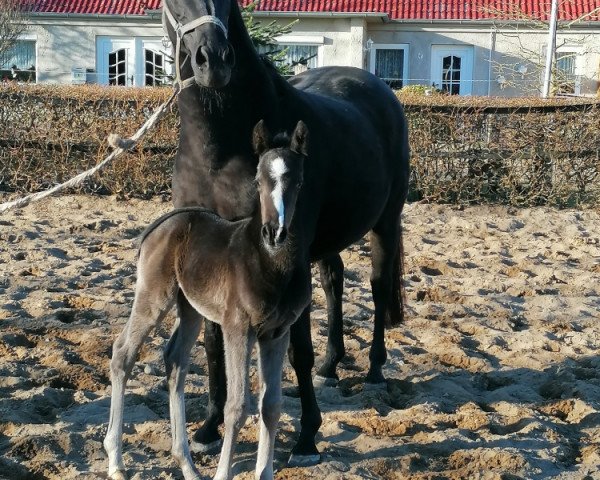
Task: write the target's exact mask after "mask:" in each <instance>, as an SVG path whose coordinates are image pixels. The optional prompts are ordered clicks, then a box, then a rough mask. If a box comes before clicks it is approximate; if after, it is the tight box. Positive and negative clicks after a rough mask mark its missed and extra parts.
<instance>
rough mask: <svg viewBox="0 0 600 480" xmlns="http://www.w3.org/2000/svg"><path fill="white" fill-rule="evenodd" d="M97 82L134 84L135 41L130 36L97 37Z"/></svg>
mask: <svg viewBox="0 0 600 480" xmlns="http://www.w3.org/2000/svg"><path fill="white" fill-rule="evenodd" d="M97 52H98V53H97V55H98V58H97V65H98V83H100V84H101V85H120V86H124V87H130V86H132V85H135V81H134V61H135V43H134V40H133V39H132V38H124V39H115V38H99V39H98V50H97Z"/></svg>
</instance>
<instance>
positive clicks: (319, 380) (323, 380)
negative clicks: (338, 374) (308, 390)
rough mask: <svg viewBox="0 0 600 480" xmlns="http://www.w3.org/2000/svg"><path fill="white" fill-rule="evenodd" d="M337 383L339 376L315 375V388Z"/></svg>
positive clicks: (333, 385)
mask: <svg viewBox="0 0 600 480" xmlns="http://www.w3.org/2000/svg"><path fill="white" fill-rule="evenodd" d="M337 384H338V380H337V378H331V377H322V376H321V375H315V378H314V379H313V385H314V387H315V388H322V387H337Z"/></svg>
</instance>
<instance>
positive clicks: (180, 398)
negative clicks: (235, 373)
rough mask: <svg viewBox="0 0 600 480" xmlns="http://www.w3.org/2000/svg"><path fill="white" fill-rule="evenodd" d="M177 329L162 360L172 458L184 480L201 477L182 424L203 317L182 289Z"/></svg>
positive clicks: (184, 426) (178, 297)
mask: <svg viewBox="0 0 600 480" xmlns="http://www.w3.org/2000/svg"><path fill="white" fill-rule="evenodd" d="M177 313H178V315H177V318H178V322H177V326H176V328H175V330H174V331H173V334H172V335H171V338H170V339H169V343H168V344H167V348H166V349H165V354H164V359H165V366H166V371H167V380H168V384H169V411H170V414H171V440H172V453H173V457H174V458H175V460H176V461H177V463H178V464H179V466H180V467H181V471H182V472H183V477H184V478H185V479H186V480H190V479H196V478H200V474H199V472H198V470H196V467H195V466H194V462H193V461H192V457H191V455H190V449H189V446H188V439H187V431H186V423H185V399H184V387H185V377H186V375H187V372H188V367H189V364H190V352H191V350H192V347H193V346H194V344H195V343H196V340H197V338H198V334H199V333H200V327H201V326H202V317H201V316H200V315H199V314H198V313H197V312H196V311H195V310H194V308H193V307H192V306H191V305H190V304H189V302H188V301H187V299H186V298H185V296H184V295H183V293H182V292H181V290H180V291H179V294H178V296H177Z"/></svg>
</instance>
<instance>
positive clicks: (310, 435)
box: [288, 305, 321, 466]
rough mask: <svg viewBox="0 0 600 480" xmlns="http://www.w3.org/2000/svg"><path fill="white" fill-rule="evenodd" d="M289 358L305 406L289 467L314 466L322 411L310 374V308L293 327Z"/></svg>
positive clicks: (312, 353) (312, 362) (317, 461)
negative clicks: (316, 439)
mask: <svg viewBox="0 0 600 480" xmlns="http://www.w3.org/2000/svg"><path fill="white" fill-rule="evenodd" d="M288 355H289V358H290V363H291V364H292V367H293V368H294V371H295V372H296V377H297V379H298V389H299V392H300V403H301V405H302V417H301V418H300V428H301V430H300V437H299V438H298V442H297V443H296V445H295V446H294V448H293V449H292V454H291V456H290V459H289V460H288V464H289V465H290V466H308V465H315V464H317V463H319V461H320V460H321V455H320V454H319V451H318V450H317V446H316V445H315V435H316V434H317V432H318V431H319V427H320V426H321V411H320V410H319V405H318V404H317V398H316V396H315V389H314V386H313V383H312V373H311V371H312V367H313V366H314V363H315V353H314V350H313V345H312V339H311V335H310V305H309V306H307V307H306V308H305V309H304V311H303V312H302V314H301V315H300V317H299V318H298V320H297V321H296V322H295V323H294V324H293V325H292V326H291V328H290V348H289V350H288Z"/></svg>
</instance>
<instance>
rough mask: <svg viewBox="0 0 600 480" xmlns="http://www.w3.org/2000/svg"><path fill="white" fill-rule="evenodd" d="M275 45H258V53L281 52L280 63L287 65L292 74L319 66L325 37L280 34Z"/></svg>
mask: <svg viewBox="0 0 600 480" xmlns="http://www.w3.org/2000/svg"><path fill="white" fill-rule="evenodd" d="M276 40H277V46H273V45H259V46H258V49H257V50H258V53H259V54H261V55H265V54H268V53H275V52H278V51H280V52H282V57H281V63H282V64H283V65H287V66H288V67H289V69H290V71H291V72H292V75H297V74H298V73H302V72H304V71H305V70H309V69H311V68H317V67H320V66H321V65H322V64H323V63H322V50H321V49H322V46H323V44H324V43H325V38H324V37H321V36H318V35H282V36H280V37H277V38H276Z"/></svg>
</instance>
